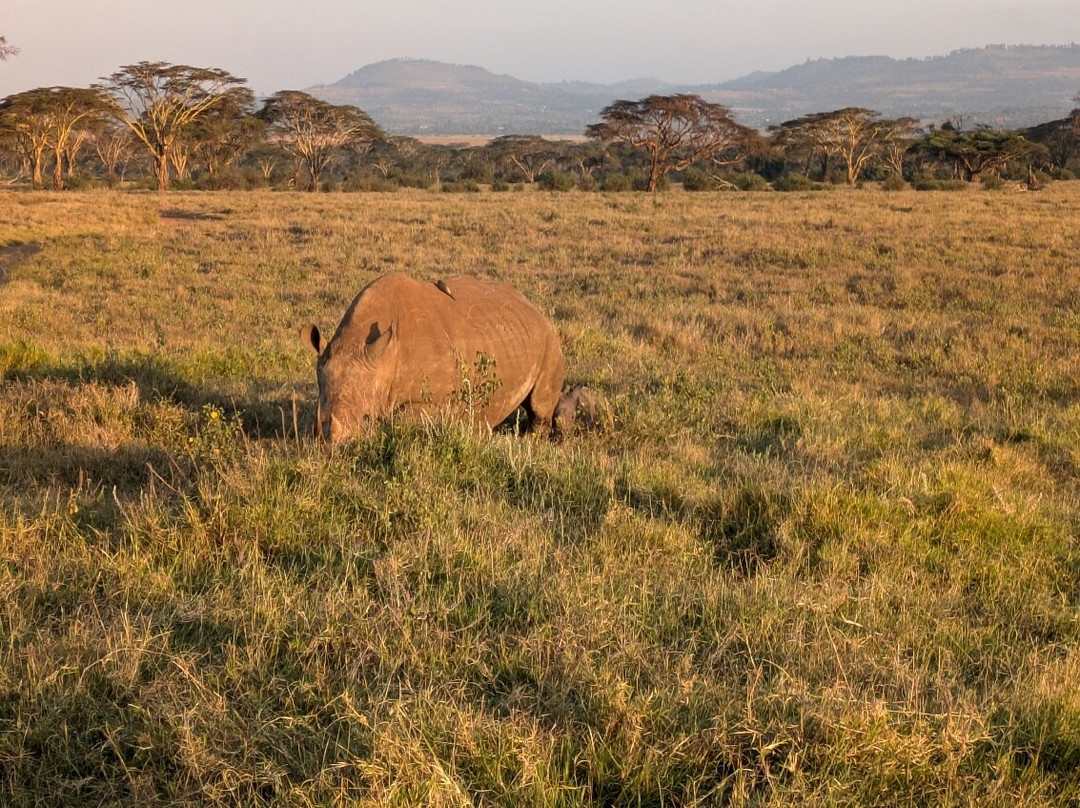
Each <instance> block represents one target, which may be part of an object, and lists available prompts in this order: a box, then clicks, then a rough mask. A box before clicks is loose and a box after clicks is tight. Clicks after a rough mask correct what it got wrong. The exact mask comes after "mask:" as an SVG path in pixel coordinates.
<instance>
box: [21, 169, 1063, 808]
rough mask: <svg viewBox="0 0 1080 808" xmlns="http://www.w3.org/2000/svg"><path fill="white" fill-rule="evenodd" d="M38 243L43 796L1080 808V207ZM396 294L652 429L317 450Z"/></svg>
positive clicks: (528, 216)
mask: <svg viewBox="0 0 1080 808" xmlns="http://www.w3.org/2000/svg"><path fill="white" fill-rule="evenodd" d="M0 210H2V211H3V216H0V247H3V246H5V245H11V244H16V243H28V242H37V243H40V244H41V245H42V250H41V252H40V253H38V254H37V255H33V256H30V257H29V258H27V259H26V260H25V261H24V262H22V263H20V264H18V265H17V266H13V267H10V268H8V270H7V278H6V282H5V283H4V284H3V285H0V378H2V382H0V384H2V387H0V636H2V637H3V638H4V639H5V642H4V643H2V644H0V802H2V803H4V804H12V805H37V804H50V805H82V804H132V805H136V804H137V805H149V804H169V805H173V804H191V805H236V804H244V805H328V804H341V805H344V804H377V805H419V804H424V805H462V804H473V805H479V804H484V805H488V804H493V805H657V806H659V805H672V804H675V805H712V804H734V805H789V804H795V803H799V804H811V805H837V804H844V805H893V804H913V803H914V804H933V805H971V804H979V805H1016V804H1024V805H1065V804H1075V803H1076V802H1077V801H1078V800H1080V774H1078V772H1080V700H1078V697H1077V693H1078V692H1080V688H1078V687H1077V682H1078V681H1080V656H1078V653H1077V650H1076V649H1077V647H1078V641H1080V537H1078V534H1080V404H1078V401H1080V381H1078V380H1080V359H1078V357H1080V313H1078V310H1077V306H1076V301H1077V299H1080V298H1078V292H1080V288H1078V287H1080V275H1078V274H1077V272H1076V256H1077V255H1080V227H1078V226H1077V224H1078V223H1080V187H1077V185H1076V184H1075V183H1059V184H1055V185H1053V186H1051V187H1050V188H1048V189H1047V190H1046V191H1044V192H1041V193H1038V194H1024V195H1020V194H1013V193H1009V192H988V191H979V190H974V189H973V190H970V191H967V192H963V193H916V192H914V191H901V192H892V193H886V192H880V191H876V190H870V189H866V190H858V191H847V190H844V191H831V192H824V193H808V194H780V193H749V194H738V193H729V194H688V193H681V192H672V193H668V194H662V195H660V196H657V197H649V196H644V195H639V194H615V195H601V194H585V193H578V192H572V193H568V194H543V193H515V194H505V193H504V194H490V193H480V194H463V195H454V194H435V193H426V192H419V191H418V192H401V193H395V194H379V195H362V194H357V195H318V196H308V195H300V194H274V193H268V192H267V193H243V194H202V193H200V194H180V193H177V194H168V195H153V194H137V193H132V194H120V193H111V192H110V193H107V192H92V193H86V194H64V195H54V194H47V193H41V194H28V193H27V194H16V193H8V194H4V195H2V196H0ZM388 271H406V272H410V273H413V274H416V275H418V276H420V277H426V278H438V277H445V276H448V275H451V274H456V273H459V272H469V273H475V274H480V275H484V276H490V277H498V278H501V279H505V280H508V281H510V282H512V283H514V284H515V285H517V286H518V287H519V288H521V289H522V290H523V291H524V292H525V293H526V294H527V295H528V296H529V297H530V298H531V299H532V300H534V301H535V302H536V303H537V304H538V305H539V306H540V307H541V308H542V309H544V310H545V311H547V312H548V313H549V314H550V315H551V316H552V319H553V321H554V322H555V324H556V326H557V328H558V330H559V332H560V334H561V335H562V337H563V341H564V348H565V352H566V354H567V359H568V369H569V378H570V380H571V381H574V382H584V383H586V384H588V385H590V386H591V387H594V388H596V389H598V390H600V391H602V392H604V393H605V394H606V395H607V397H608V398H609V399H610V401H611V404H612V409H613V414H614V426H613V428H612V429H610V431H602V432H599V433H592V434H586V435H584V436H582V437H581V438H580V439H575V440H573V441H564V442H562V443H550V442H547V441H544V440H539V439H535V438H516V437H514V436H511V435H505V434H496V435H477V434H474V433H473V432H472V431H470V430H468V429H465V428H462V427H458V426H455V425H448V424H417V423H410V422H408V421H399V422H396V423H393V424H384V425H382V426H381V427H380V428H379V429H378V430H377V431H376V432H375V434H373V435H372V436H371V437H370V438H367V439H364V440H360V441H358V442H356V443H354V444H352V445H350V446H348V447H343V448H340V449H337V450H334V451H324V450H320V449H319V448H318V447H316V446H314V445H312V443H311V442H310V441H309V440H307V439H306V437H305V436H306V435H307V434H309V432H310V429H311V426H312V420H313V417H312V416H313V413H312V406H311V401H312V398H313V395H314V392H315V386H314V372H313V366H312V364H313V363H312V360H311V357H310V355H309V353H308V352H307V351H306V350H305V349H304V347H303V346H302V345H301V344H300V340H299V338H298V336H297V332H296V329H297V326H298V325H300V324H301V323H303V322H305V321H309V320H311V321H315V322H317V323H319V324H320V325H321V326H323V327H333V326H334V325H336V323H337V321H338V319H339V318H340V317H341V315H342V313H343V312H344V309H345V307H346V306H347V305H348V303H349V301H350V300H351V298H352V296H353V295H354V294H355V293H356V291H357V290H359V289H360V288H361V287H362V286H363V285H364V284H365V283H366V282H367V281H369V280H371V279H372V278H374V277H375V276H377V275H378V274H381V273H383V272H388ZM294 402H296V418H295V422H294V415H293V406H294Z"/></svg>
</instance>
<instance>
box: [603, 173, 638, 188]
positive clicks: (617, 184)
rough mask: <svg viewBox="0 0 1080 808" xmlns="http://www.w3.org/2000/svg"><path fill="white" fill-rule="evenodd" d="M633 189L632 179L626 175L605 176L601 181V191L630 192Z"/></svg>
mask: <svg viewBox="0 0 1080 808" xmlns="http://www.w3.org/2000/svg"><path fill="white" fill-rule="evenodd" d="M632 188H633V184H632V183H631V182H630V178H629V177H628V176H626V175H625V174H605V175H604V177H603V178H602V179H601V180H600V190H601V191H616V192H619V191H629V190H631V189H632Z"/></svg>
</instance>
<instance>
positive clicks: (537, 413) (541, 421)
mask: <svg viewBox="0 0 1080 808" xmlns="http://www.w3.org/2000/svg"><path fill="white" fill-rule="evenodd" d="M554 364H555V366H554V367H552V368H550V369H548V370H545V372H543V373H541V374H540V378H539V379H537V380H536V384H535V385H533V389H532V392H530V393H529V395H528V398H526V399H525V407H526V409H528V411H529V415H530V416H531V421H530V424H529V430H530V431H532V432H537V431H539V432H548V431H550V429H551V427H552V423H553V419H554V417H555V407H557V406H558V404H559V397H560V396H561V395H562V384H563V376H564V374H565V371H564V366H563V361H562V353H561V352H560V353H559V361H558V362H556V363H554Z"/></svg>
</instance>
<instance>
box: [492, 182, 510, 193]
mask: <svg viewBox="0 0 1080 808" xmlns="http://www.w3.org/2000/svg"><path fill="white" fill-rule="evenodd" d="M491 190H492V191H495V192H497V193H502V192H504V191H509V190H510V183H508V182H507V181H506V180H495V182H493V183H491Z"/></svg>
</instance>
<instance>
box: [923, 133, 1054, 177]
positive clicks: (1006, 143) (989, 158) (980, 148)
mask: <svg viewBox="0 0 1080 808" xmlns="http://www.w3.org/2000/svg"><path fill="white" fill-rule="evenodd" d="M915 149H916V150H917V151H919V152H922V153H924V154H928V155H930V156H932V157H934V158H936V159H938V160H941V161H944V162H946V163H950V164H951V165H952V166H953V168H954V170H955V171H956V173H957V174H959V175H960V176H961V177H963V179H965V180H966V181H968V182H981V181H982V177H983V175H984V174H986V173H987V172H993V171H997V170H999V169H1002V168H1004V167H1005V166H1007V165H1008V164H1009V163H1011V162H1013V161H1015V160H1019V159H1023V158H1025V157H1029V156H1031V155H1034V154H1035V153H1037V152H1039V151H1042V149H1043V147H1042V146H1040V145H1039V144H1037V143H1033V142H1032V141H1030V140H1028V139H1027V138H1025V137H1023V136H1022V135H1020V134H1018V133H1016V132H1011V131H1009V130H1007V129H1001V130H995V129H990V128H989V127H985V126H980V127H977V128H975V129H972V130H969V131H961V130H960V129H957V128H956V127H955V126H953V125H952V124H951V123H949V122H946V123H945V124H944V125H942V126H941V127H940V128H936V127H931V129H930V132H929V133H928V134H927V135H926V136H925V137H924V138H923V139H922V140H921V141H920V142H919V143H917V144H916V146H915Z"/></svg>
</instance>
